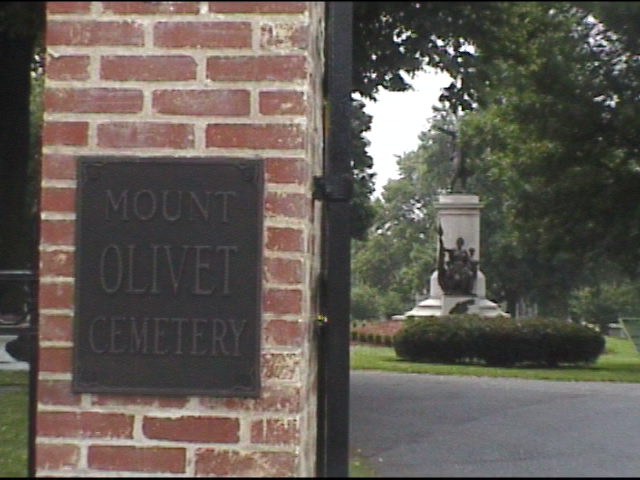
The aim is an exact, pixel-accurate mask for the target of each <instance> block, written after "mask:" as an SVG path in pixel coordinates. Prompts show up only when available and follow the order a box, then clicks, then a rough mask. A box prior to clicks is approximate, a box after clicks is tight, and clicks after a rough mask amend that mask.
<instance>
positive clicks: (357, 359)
mask: <svg viewBox="0 0 640 480" xmlns="http://www.w3.org/2000/svg"><path fill="white" fill-rule="evenodd" d="M605 342H606V350H605V352H604V353H603V354H602V355H600V357H598V360H597V361H596V363H595V364H588V365H571V366H560V367H558V368H546V367H541V368H533V367H531V366H527V367H525V368H518V367H517V366H516V367H488V366H486V365H472V364H460V363H456V364H442V363H424V362H411V361H407V360H401V359H399V358H398V357H397V356H396V354H395V351H394V349H393V348H387V347H379V346H369V345H353V346H352V347H351V359H350V363H349V365H350V366H351V368H352V369H354V370H381V371H389V372H402V373H427V374H431V375H457V376H474V377H505V378H506V377H510V378H522V379H536V380H558V381H571V382H577V381H583V382H626V383H640V355H638V352H636V349H635V347H634V345H633V342H631V341H630V340H626V339H620V338H613V337H607V338H606V340H605Z"/></svg>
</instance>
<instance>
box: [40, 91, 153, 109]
mask: <svg viewBox="0 0 640 480" xmlns="http://www.w3.org/2000/svg"><path fill="white" fill-rule="evenodd" d="M44 108H45V110H46V111H48V112H72V113H135V112H139V111H141V110H142V91H141V90H129V89H118V88H48V89H46V90H45V92H44Z"/></svg>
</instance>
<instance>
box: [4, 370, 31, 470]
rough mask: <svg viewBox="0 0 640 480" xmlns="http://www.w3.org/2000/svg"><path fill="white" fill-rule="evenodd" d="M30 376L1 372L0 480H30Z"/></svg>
mask: <svg viewBox="0 0 640 480" xmlns="http://www.w3.org/2000/svg"><path fill="white" fill-rule="evenodd" d="M27 388H28V372H24V371H3V372H0V391H1V392H2V393H0V412H2V413H0V415H1V417H0V418H2V421H1V422H0V477H26V476H27V448H28V445H27V442H28V430H27V425H28V411H29V406H28V403H29V401H28V398H29V395H28V390H27Z"/></svg>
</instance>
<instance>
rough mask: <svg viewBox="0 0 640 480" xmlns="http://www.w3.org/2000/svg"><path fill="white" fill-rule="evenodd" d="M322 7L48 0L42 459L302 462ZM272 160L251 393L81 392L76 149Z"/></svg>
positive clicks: (124, 466)
mask: <svg viewBox="0 0 640 480" xmlns="http://www.w3.org/2000/svg"><path fill="white" fill-rule="evenodd" d="M323 12H324V7H323V5H322V4H321V3H320V2H309V3H307V2H47V33H46V43H47V57H46V88H45V93H44V95H45V99H44V100H45V123H44V129H43V139H42V140H43V163H42V194H41V195H42V197H41V241H40V268H41V273H40V274H41V277H40V299H39V307H40V324H41V327H40V371H39V383H38V414H37V441H36V465H37V466H36V468H37V474H38V475H43V476H64V475H67V476H70V475H71V476H95V475H113V474H116V473H117V474H123V475H126V474H136V475H140V474H143V475H160V474H167V475H169V474H170V475H171V476H218V475H220V476H270V475H278V476H309V475H313V474H314V463H315V428H316V427H315V418H316V398H315V367H316V363H315V358H316V357H315V351H314V348H313V340H312V339H313V337H312V335H313V322H312V320H311V319H312V318H313V317H314V312H315V310H314V302H315V298H314V294H313V293H312V292H313V291H314V288H313V287H314V282H315V280H314V279H315V278H316V276H317V270H318V244H317V243H318V242H317V236H318V233H319V230H318V229H319V222H318V216H319V207H318V206H317V205H314V203H313V201H312V199H311V179H312V176H313V175H317V174H319V173H320V158H321V133H322V132H321V123H322V122H321V98H322V96H321V90H320V89H321V87H320V85H321V76H322V64H323V63H322V58H321V57H322V55H321V52H322V42H323V15H324V13H323ZM88 154H90V155H110V156H113V155H122V156H140V157H151V156H177V157H181V156H183V157H203V158H206V157H220V156H223V157H227V158H242V157H245V158H246V157H252V158H260V159H262V160H263V161H264V164H265V172H266V175H265V177H266V178H265V181H266V185H265V211H264V232H263V233H264V234H263V238H264V248H263V287H262V289H263V306H262V308H263V317H262V352H261V367H262V372H261V375H262V379H261V383H262V392H261V395H260V397H259V398H257V399H241V398H211V397H203V396H184V397H175V396H166V397H162V396H142V395H139V396H131V395H106V394H74V393H72V391H71V370H72V360H71V359H72V349H73V332H72V324H73V321H74V318H73V316H74V298H73V289H74V250H75V247H74V224H75V187H76V183H75V180H76V171H75V162H76V157H77V156H78V155H88Z"/></svg>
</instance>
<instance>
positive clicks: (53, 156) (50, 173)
mask: <svg viewBox="0 0 640 480" xmlns="http://www.w3.org/2000/svg"><path fill="white" fill-rule="evenodd" d="M42 178H43V179H51V180H75V178H76V157H74V156H73V155H63V154H57V153H47V154H44V155H43V156H42Z"/></svg>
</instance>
